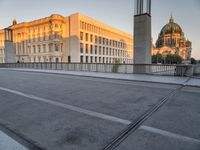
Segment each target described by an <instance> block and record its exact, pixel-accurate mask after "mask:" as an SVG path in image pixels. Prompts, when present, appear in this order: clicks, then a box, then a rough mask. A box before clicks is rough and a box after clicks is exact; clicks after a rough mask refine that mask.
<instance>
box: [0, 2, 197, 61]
mask: <svg viewBox="0 0 200 150" xmlns="http://www.w3.org/2000/svg"><path fill="white" fill-rule="evenodd" d="M75 12H81V13H83V14H85V15H88V16H90V17H92V18H95V19H97V20H99V21H102V22H104V23H106V24H109V25H111V26H114V27H117V28H119V29H121V30H123V31H126V32H128V33H131V34H132V33H133V14H134V0H0V28H4V27H7V26H9V25H10V24H11V22H12V20H13V19H14V18H15V19H17V21H18V22H23V21H31V20H34V19H38V18H41V17H46V16H49V15H51V14H53V13H58V14H61V15H64V16H68V15H69V14H73V13H75ZM171 13H172V14H173V16H174V19H175V22H176V23H178V24H179V25H180V26H181V27H182V29H183V31H184V33H185V35H186V37H187V38H188V39H189V40H191V41H192V42H193V53H192V56H193V57H195V58H197V59H200V37H199V36H200V0H152V30H153V31H152V33H153V40H154V42H155V41H156V39H157V36H158V34H159V32H160V30H161V28H162V27H163V26H164V25H165V24H166V23H168V20H169V16H170V14H171Z"/></svg>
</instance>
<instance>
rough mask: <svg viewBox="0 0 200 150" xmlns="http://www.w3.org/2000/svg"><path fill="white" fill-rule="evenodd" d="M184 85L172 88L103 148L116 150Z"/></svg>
mask: <svg viewBox="0 0 200 150" xmlns="http://www.w3.org/2000/svg"><path fill="white" fill-rule="evenodd" d="M189 79H190V78H189ZM189 79H188V81H189ZM188 81H186V82H188ZM183 87H185V85H181V86H180V87H178V88H177V89H175V90H172V91H171V92H170V93H169V94H168V95H167V96H165V97H163V98H162V99H161V100H160V101H159V102H158V103H157V104H156V105H154V106H153V107H152V108H151V109H149V110H148V111H147V112H146V113H144V114H143V115H142V116H140V117H139V118H138V119H136V120H135V121H133V122H132V123H131V124H130V125H129V126H128V127H127V128H126V129H124V130H123V131H122V132H121V133H120V134H119V135H117V136H116V137H115V138H114V139H113V140H112V141H111V142H110V143H109V144H108V145H106V146H105V147H104V148H103V150H114V149H115V148H116V147H118V146H119V145H120V144H121V143H122V142H123V141H124V140H125V139H127V137H129V135H131V134H132V133H133V132H135V131H136V130H137V129H138V128H139V127H140V126H141V125H142V124H143V123H144V122H145V121H146V120H147V119H148V118H150V117H151V116H152V115H153V114H154V113H155V112H157V111H158V110H159V109H160V108H161V107H162V106H163V105H164V104H165V103H166V102H167V101H168V100H169V99H170V98H171V97H172V96H174V95H175V94H176V93H177V92H178V91H180V90H181V89H182V88H183Z"/></svg>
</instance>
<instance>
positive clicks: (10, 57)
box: [4, 29, 16, 63]
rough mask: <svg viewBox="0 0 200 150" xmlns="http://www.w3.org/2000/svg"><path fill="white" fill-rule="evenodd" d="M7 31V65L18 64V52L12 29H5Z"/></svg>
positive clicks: (5, 52) (5, 53)
mask: <svg viewBox="0 0 200 150" xmlns="http://www.w3.org/2000/svg"><path fill="white" fill-rule="evenodd" d="M4 31H5V51H4V55H5V63H16V52H15V48H14V43H13V35H12V30H11V29H4Z"/></svg>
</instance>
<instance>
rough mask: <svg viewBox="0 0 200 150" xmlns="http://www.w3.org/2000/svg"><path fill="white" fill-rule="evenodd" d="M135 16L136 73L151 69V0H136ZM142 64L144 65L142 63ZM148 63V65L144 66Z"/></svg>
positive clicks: (147, 71)
mask: <svg viewBox="0 0 200 150" xmlns="http://www.w3.org/2000/svg"><path fill="white" fill-rule="evenodd" d="M135 5H136V12H135V16H134V64H136V65H137V64H140V65H138V67H134V72H135V73H149V72H150V71H151V69H150V66H147V64H151V63H152V61H151V49H152V40H151V37H152V36H151V0H136V3H135ZM141 64H142V65H141ZM144 65H146V66H144Z"/></svg>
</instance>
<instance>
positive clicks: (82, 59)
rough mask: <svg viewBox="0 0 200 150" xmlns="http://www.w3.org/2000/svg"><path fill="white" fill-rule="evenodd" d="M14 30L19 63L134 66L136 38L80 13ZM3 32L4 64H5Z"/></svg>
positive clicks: (0, 43) (0, 54)
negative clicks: (132, 64) (118, 62)
mask: <svg viewBox="0 0 200 150" xmlns="http://www.w3.org/2000/svg"><path fill="white" fill-rule="evenodd" d="M9 29H11V30H12V36H13V38H12V39H13V43H14V49H15V52H16V62H74V63H75V62H77V63H113V62H115V60H116V59H118V60H119V61H120V63H133V36H132V35H129V34H127V33H125V32H123V31H120V30H118V29H115V28H113V27H110V26H108V25H106V24H103V23H101V22H99V21H96V20H94V19H92V18H90V17H87V16H85V15H82V14H80V13H76V14H72V15H70V16H68V17H63V16H61V15H58V14H54V15H51V16H50V17H47V18H42V19H39V20H34V21H31V22H23V23H19V24H18V23H17V21H16V20H14V21H13V25H12V26H10V27H9ZM4 46H5V31H4V30H0V63H3V62H5V55H4V50H5V47H4Z"/></svg>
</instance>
